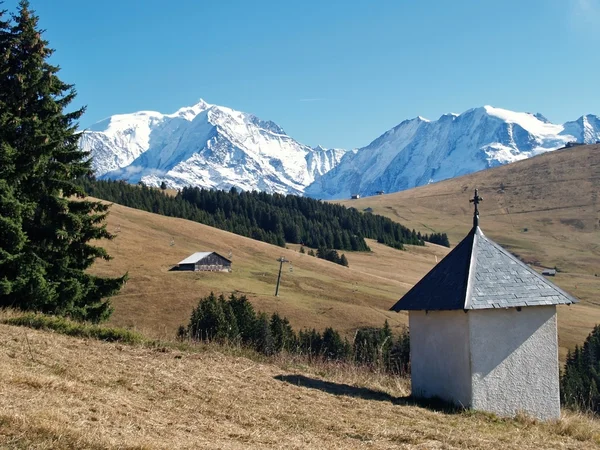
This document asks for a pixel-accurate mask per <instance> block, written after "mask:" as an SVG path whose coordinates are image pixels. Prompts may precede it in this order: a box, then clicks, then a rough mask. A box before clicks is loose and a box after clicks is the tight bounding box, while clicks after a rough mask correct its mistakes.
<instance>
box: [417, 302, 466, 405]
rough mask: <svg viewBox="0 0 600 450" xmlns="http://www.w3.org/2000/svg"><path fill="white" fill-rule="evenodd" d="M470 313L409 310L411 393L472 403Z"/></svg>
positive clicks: (456, 402) (457, 402) (461, 402)
mask: <svg viewBox="0 0 600 450" xmlns="http://www.w3.org/2000/svg"><path fill="white" fill-rule="evenodd" d="M468 317H469V314H465V313H464V312H463V311H429V312H428V313H427V314H426V313H425V311H410V313H409V329H410V357H411V384H412V394H413V395H414V396H417V397H440V398H442V399H444V400H447V401H450V402H453V403H455V404H457V405H463V406H465V407H468V406H469V405H470V404H471V371H470V363H469V324H468Z"/></svg>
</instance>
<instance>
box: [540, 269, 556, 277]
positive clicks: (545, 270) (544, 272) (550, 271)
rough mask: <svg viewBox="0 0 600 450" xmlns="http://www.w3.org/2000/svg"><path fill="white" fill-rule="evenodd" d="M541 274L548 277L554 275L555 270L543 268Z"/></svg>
mask: <svg viewBox="0 0 600 450" xmlns="http://www.w3.org/2000/svg"><path fill="white" fill-rule="evenodd" d="M542 275H546V276H548V277H553V276H555V275H556V270H555V269H544V270H543V271H542Z"/></svg>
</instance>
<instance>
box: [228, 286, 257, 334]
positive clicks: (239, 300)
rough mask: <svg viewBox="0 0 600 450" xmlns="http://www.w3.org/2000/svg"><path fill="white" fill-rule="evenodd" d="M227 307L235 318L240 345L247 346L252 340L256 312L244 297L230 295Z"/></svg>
mask: <svg viewBox="0 0 600 450" xmlns="http://www.w3.org/2000/svg"><path fill="white" fill-rule="evenodd" d="M229 305H230V306H231V310H232V311H233V315H234V316H235V318H236V322H237V326H238V332H239V335H240V339H241V341H242V343H244V344H249V343H251V342H252V341H253V339H254V333H255V330H256V312H255V311H254V307H253V306H252V303H250V302H249V301H248V298H247V297H246V296H245V295H242V296H241V297H236V296H235V295H234V294H231V296H230V297H229Z"/></svg>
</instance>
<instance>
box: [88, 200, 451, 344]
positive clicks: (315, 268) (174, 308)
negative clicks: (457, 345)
mask: <svg viewBox="0 0 600 450" xmlns="http://www.w3.org/2000/svg"><path fill="white" fill-rule="evenodd" d="M108 226H109V229H110V230H111V231H113V232H117V230H119V231H118V232H117V233H116V234H117V238H116V239H115V240H114V241H112V242H103V243H102V245H104V246H105V247H106V248H107V249H108V251H109V252H110V254H111V255H112V256H114V259H113V260H112V261H110V262H98V263H97V264H96V265H95V267H94V270H95V271H96V273H102V274H120V273H124V272H125V271H129V275H130V279H129V281H128V283H127V285H126V286H125V288H124V289H123V290H122V292H121V293H120V294H119V295H118V296H117V297H115V298H114V306H115V313H114V315H113V317H112V319H111V323H113V324H115V325H119V326H126V327H134V328H136V329H139V330H141V331H143V332H144V333H145V334H148V335H151V336H154V337H162V338H164V337H172V336H174V334H175V332H176V329H177V327H178V326H179V325H180V324H183V323H187V321H188V319H189V316H190V313H191V310H192V308H193V307H194V306H195V305H196V304H197V302H198V299H199V298H200V297H201V296H204V295H207V294H208V293H209V292H210V291H211V290H212V291H215V292H216V293H220V292H225V293H228V292H234V291H236V292H239V293H244V294H246V295H248V297H249V298H250V299H251V301H252V302H253V303H254V305H255V306H256V307H257V308H259V309H262V310H265V311H268V312H273V311H279V312H280V313H281V314H283V315H285V316H287V317H288V318H289V319H290V322H291V323H292V325H293V326H294V328H301V327H316V328H317V329H322V328H325V327H327V326H333V327H334V328H336V329H339V330H340V331H341V332H343V333H345V334H346V335H347V336H349V337H351V336H352V333H353V332H354V330H355V329H356V328H357V327H359V326H365V325H377V326H381V325H383V322H384V321H385V320H386V319H388V320H389V321H390V324H391V325H392V327H394V326H395V327H398V326H400V325H401V324H402V323H405V321H406V316H405V315H403V314H396V313H392V312H389V311H388V309H389V308H390V307H391V306H392V305H393V303H394V302H395V301H396V300H397V299H398V298H399V297H400V296H401V295H402V294H403V293H405V292H406V291H407V290H408V289H409V288H410V286H412V285H413V284H414V283H415V282H416V281H418V279H419V278H420V277H421V276H422V275H423V274H424V273H426V272H427V270H429V269H430V268H431V267H432V266H433V264H435V260H436V258H438V259H440V258H441V257H443V256H444V255H445V254H446V253H447V251H448V249H447V248H444V247H440V246H437V245H433V244H427V246H425V247H412V246H409V247H410V248H409V250H407V251H400V250H395V249H392V248H390V247H387V246H384V245H380V244H377V242H374V241H369V242H368V244H369V246H370V247H371V248H372V249H373V251H372V252H357V253H352V252H344V253H345V254H346V256H347V257H348V260H349V262H350V268H346V267H342V266H340V265H337V264H334V263H331V262H327V261H324V260H321V259H317V258H315V257H312V256H309V255H307V254H301V253H299V251H298V250H299V246H290V248H289V249H282V248H280V247H276V246H273V245H269V244H266V243H263V242H258V241H255V240H252V239H249V238H245V237H241V236H238V235H235V234H232V233H228V232H225V231H221V230H218V229H215V228H211V227H208V226H205V225H202V224H198V223H195V222H190V221H186V220H182V219H174V218H169V217H164V216H160V215H156V214H151V213H147V212H143V211H139V210H135V209H131V208H126V207H123V206H120V205H116V204H115V205H114V206H113V207H112V208H111V213H110V215H109V218H108ZM171 239H173V242H174V245H172V246H171V245H170V244H171ZM197 251H216V252H219V253H221V254H222V255H225V256H226V255H228V253H229V252H230V251H231V252H232V254H233V256H232V260H233V272H232V273H202V272H196V273H193V272H173V271H170V269H171V268H172V267H173V266H174V265H176V264H177V262H178V261H180V260H182V259H184V258H185V257H187V256H188V255H190V254H191V253H193V252H197ZM280 256H284V257H285V258H286V259H288V260H290V261H291V262H292V263H291V265H290V264H286V265H284V272H283V274H282V282H281V288H280V296H279V297H275V296H274V293H275V283H276V280H277V272H278V270H279V263H278V262H276V259H277V258H279V257H280ZM290 267H292V268H293V271H292V272H290Z"/></svg>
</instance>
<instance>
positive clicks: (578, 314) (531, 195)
mask: <svg viewBox="0 0 600 450" xmlns="http://www.w3.org/2000/svg"><path fill="white" fill-rule="evenodd" d="M475 188H478V189H479V194H480V195H481V196H482V197H483V199H484V200H483V202H482V203H481V205H480V212H481V219H480V226H481V228H482V230H483V232H484V233H485V234H486V235H488V236H489V237H490V238H492V239H493V240H494V241H496V242H497V243H499V244H501V245H502V246H504V247H505V248H507V249H508V250H510V251H511V252H513V253H514V254H516V255H518V256H519V257H520V258H522V259H523V260H524V261H527V262H529V263H531V264H533V265H534V266H535V267H537V268H538V269H542V267H549V268H553V267H556V268H557V269H558V270H559V272H558V274H557V275H556V277H554V278H552V281H553V282H555V283H556V284H557V285H558V286H560V287H561V288H563V289H565V290H566V291H568V292H569V293H571V294H572V295H574V296H575V297H577V298H579V299H581V300H582V302H581V303H580V304H578V305H574V306H571V307H563V308H559V336H560V338H561V342H562V343H563V346H564V345H565V344H566V345H569V344H574V343H575V342H582V341H583V339H584V338H585V336H586V335H587V334H588V333H589V332H590V331H591V328H592V327H593V326H594V325H595V324H597V323H600V201H599V198H598V197H599V194H600V145H589V146H579V147H574V148H570V149H564V150H557V151H554V152H551V153H546V154H544V155H540V156H536V157H534V158H531V159H528V160H525V161H520V162H517V163H513V164H509V165H506V166H501V167H497V168H493V169H489V170H485V171H481V172H477V173H474V174H470V175H466V176H463V177H460V178H455V179H451V180H447V181H443V182H440V183H435V184H430V185H427V186H422V187H419V188H416V189H411V190H408V191H403V192H397V193H394V194H389V195H380V196H374V197H368V198H361V199H359V200H352V201H344V202H341V203H343V204H345V205H346V206H353V207H355V208H357V209H359V210H364V209H366V208H371V209H372V210H373V212H374V213H377V214H382V215H385V216H387V217H390V218H392V219H394V220H397V221H398V222H400V223H402V224H404V225H406V226H408V227H409V228H415V229H417V230H420V231H425V232H430V231H435V232H445V233H447V234H448V236H449V238H450V241H451V243H452V244H454V245H455V244H456V243H458V242H459V241H460V240H461V239H462V238H463V237H464V236H465V235H466V234H467V232H468V231H469V229H470V228H471V224H472V217H473V207H472V205H471V204H470V203H469V199H470V198H472V197H473V190H474V189H475ZM571 346H572V345H571ZM563 350H564V347H563Z"/></svg>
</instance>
